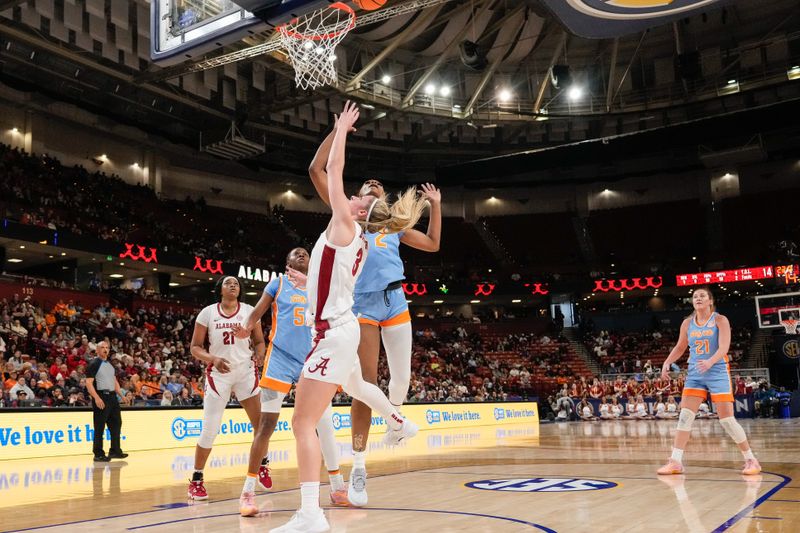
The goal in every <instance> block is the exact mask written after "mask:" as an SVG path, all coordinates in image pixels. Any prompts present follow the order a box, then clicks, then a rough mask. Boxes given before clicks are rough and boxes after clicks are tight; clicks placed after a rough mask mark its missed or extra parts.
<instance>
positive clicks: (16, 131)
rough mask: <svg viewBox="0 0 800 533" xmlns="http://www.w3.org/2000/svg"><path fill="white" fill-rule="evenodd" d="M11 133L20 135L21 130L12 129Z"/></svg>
mask: <svg viewBox="0 0 800 533" xmlns="http://www.w3.org/2000/svg"><path fill="white" fill-rule="evenodd" d="M11 132H12V133H19V130H18V129H17V128H11Z"/></svg>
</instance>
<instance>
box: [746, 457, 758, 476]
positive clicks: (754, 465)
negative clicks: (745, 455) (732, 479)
mask: <svg viewBox="0 0 800 533" xmlns="http://www.w3.org/2000/svg"><path fill="white" fill-rule="evenodd" d="M760 473H761V464H759V462H758V459H748V460H747V461H745V462H744V468H743V469H742V475H745V476H755V475H758V474H760Z"/></svg>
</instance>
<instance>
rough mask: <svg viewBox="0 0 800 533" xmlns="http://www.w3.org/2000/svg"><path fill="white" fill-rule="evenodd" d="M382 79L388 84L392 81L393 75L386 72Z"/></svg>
mask: <svg viewBox="0 0 800 533" xmlns="http://www.w3.org/2000/svg"><path fill="white" fill-rule="evenodd" d="M381 81H382V82H383V83H384V84H388V83H390V82H391V81H392V77H391V76H389V75H388V74H384V75H383V76H382V77H381Z"/></svg>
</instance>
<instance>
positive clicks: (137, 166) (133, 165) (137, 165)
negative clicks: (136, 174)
mask: <svg viewBox="0 0 800 533" xmlns="http://www.w3.org/2000/svg"><path fill="white" fill-rule="evenodd" d="M131 166H132V167H133V168H139V163H137V162H135V161H134V163H133V164H132V165H131Z"/></svg>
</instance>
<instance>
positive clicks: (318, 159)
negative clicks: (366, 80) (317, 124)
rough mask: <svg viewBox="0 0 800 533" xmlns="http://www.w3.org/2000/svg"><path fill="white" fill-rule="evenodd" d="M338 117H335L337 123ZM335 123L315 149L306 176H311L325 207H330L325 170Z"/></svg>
mask: <svg viewBox="0 0 800 533" xmlns="http://www.w3.org/2000/svg"><path fill="white" fill-rule="evenodd" d="M338 120H339V117H338V116H336V117H335V121H336V122H338ZM336 122H334V126H333V130H331V132H330V133H329V134H328V135H327V136H326V137H325V140H324V141H322V144H320V145H319V148H317V153H316V154H314V159H312V160H311V165H309V167H308V175H309V176H311V183H313V184H314V188H315V189H316V190H317V194H318V195H319V197H320V199H321V200H322V201H323V202H325V205H331V201H330V199H329V198H328V171H327V169H326V168H325V167H326V166H327V164H328V157H329V156H330V153H331V146H333V138H334V137H335V136H336ZM354 131H356V129H355V128H354V127H351V128H350V132H354Z"/></svg>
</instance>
